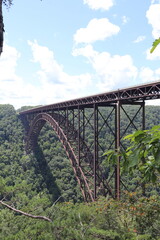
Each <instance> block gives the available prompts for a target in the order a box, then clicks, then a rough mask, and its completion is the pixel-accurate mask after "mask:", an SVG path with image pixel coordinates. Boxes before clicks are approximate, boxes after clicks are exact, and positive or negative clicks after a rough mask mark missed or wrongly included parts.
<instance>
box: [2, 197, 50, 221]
mask: <svg viewBox="0 0 160 240" xmlns="http://www.w3.org/2000/svg"><path fill="white" fill-rule="evenodd" d="M0 203H1V204H2V205H3V206H5V207H7V208H9V209H10V210H12V211H14V212H17V213H20V214H22V215H24V216H27V217H31V218H35V219H42V220H45V221H48V222H52V220H51V219H50V218H48V217H45V216H35V215H32V214H29V213H26V212H23V211H21V210H18V209H16V208H14V207H11V206H10V205H8V204H6V203H4V202H3V201H2V200H1V201H0Z"/></svg>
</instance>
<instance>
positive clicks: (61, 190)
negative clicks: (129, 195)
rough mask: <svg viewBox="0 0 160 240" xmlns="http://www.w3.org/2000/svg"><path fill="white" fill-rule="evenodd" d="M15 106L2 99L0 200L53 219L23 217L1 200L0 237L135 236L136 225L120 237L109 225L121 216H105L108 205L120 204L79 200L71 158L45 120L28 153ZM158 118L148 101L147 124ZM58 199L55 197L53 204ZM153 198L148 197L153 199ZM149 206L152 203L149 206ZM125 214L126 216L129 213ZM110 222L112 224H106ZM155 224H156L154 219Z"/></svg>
mask: <svg viewBox="0 0 160 240" xmlns="http://www.w3.org/2000/svg"><path fill="white" fill-rule="evenodd" d="M24 109H25V108H23V110H24ZM19 111H20V110H18V111H16V110H15V109H14V107H13V106H12V105H0V201H1V200H2V201H3V202H6V203H8V204H9V205H10V206H12V207H14V208H16V209H20V210H23V211H24V212H27V213H32V214H34V215H43V216H48V217H50V218H51V219H52V220H53V223H50V222H45V221H43V220H34V219H32V218H29V217H25V216H23V215H21V214H19V213H16V212H14V211H12V210H9V209H8V208H6V207H5V206H3V205H0V239H2V240H4V239H6V240H9V239H15V240H19V239H35V240H37V239H42V240H43V239H46V240H48V239H55V240H58V239H60V240H61V239H62V240H63V239H68V240H74V239H76V240H78V239H86V240H89V239H136V238H129V237H130V236H132V233H133V235H135V234H136V232H134V231H131V234H130V235H128V238H125V237H124V238H119V236H118V233H117V232H118V231H117V230H116V226H114V228H112V225H114V224H115V225H116V224H117V223H116V221H119V220H116V218H115V219H114V213H113V214H112V218H113V219H112V221H113V222H114V224H113V223H111V222H109V221H110V220H109V219H108V218H107V220H105V217H106V216H107V211H110V212H112V211H113V209H116V208H119V207H120V206H118V205H116V204H115V203H114V202H112V203H110V206H111V204H113V205H112V206H113V208H110V210H108V208H107V206H109V205H107V204H106V205H105V204H104V201H103V200H100V202H99V203H97V205H96V203H94V204H89V205H85V204H84V203H83V199H82V196H81V193H80V190H79V186H78V185H77V182H76V180H75V177H74V174H73V170H72V168H71V165H70V162H69V160H68V158H67V156H66V154H65V151H64V150H63V147H62V145H61V143H60V142H59V140H58V138H57V136H56V135H55V133H54V131H53V129H52V128H51V127H50V126H49V125H47V124H46V125H45V127H44V128H43V129H42V130H41V133H40V136H39V140H38V142H39V147H38V148H37V149H36V152H35V153H34V154H33V153H32V154H29V155H26V153H25V151H24V129H23V125H22V123H21V120H20V118H19V115H18V112H19ZM127 111H128V112H130V111H131V112H132V108H131V107H130V108H129V107H128V108H127ZM124 121H125V120H124ZM122 122H123V119H122ZM158 124H160V107H159V106H147V107H146V128H150V127H152V126H153V125H158ZM104 144H105V141H104ZM57 199H59V200H58V203H57V204H56V200H57ZM152 200H153V199H152ZM152 200H148V201H151V203H152V202H154V201H152ZM155 201H157V200H155ZM62 202H63V203H62ZM114 204H115V205H114ZM128 204H131V203H130V202H129V203H128ZM127 207H128V208H129V209H130V205H128V206H127ZM142 207H145V205H144V206H143V201H142ZM150 207H151V204H150ZM158 207H159V206H158ZM150 210H151V208H149V209H148V210H147V211H150ZM105 211H106V212H105ZM102 212H103V214H102ZM148 214H149V213H148ZM157 214H158V210H157V211H155V213H154V214H152V215H153V216H152V217H155V216H156V218H157V220H156V221H159V220H158V217H157ZM123 217H124V216H123ZM126 217H128V218H129V215H127V216H126ZM134 217H135V216H134ZM97 218H98V219H97ZM65 221H66V222H65ZM121 221H122V222H123V220H121ZM146 221H147V220H146ZM76 222H77V226H75V224H76ZM106 222H107V223H106ZM105 224H108V225H106V226H107V227H104V225H105ZM128 224H129V223H128ZM147 224H148V225H149V224H150V223H147V222H146V226H148V225H147ZM155 224H158V222H155ZM122 225H123V224H122ZM127 227H128V228H129V226H127ZM108 228H109V229H111V230H107V229H108ZM143 228H144V226H143ZM156 228H159V227H158V226H157V225H156V226H155V229H156ZM96 229H98V230H96ZM132 230H133V229H132ZM121 231H122V235H123V234H124V233H125V232H126V229H125V224H124V226H121ZM136 231H137V230H136ZM154 231H155V234H153V235H152V238H150V236H151V235H149V234H148V235H147V230H145V228H144V232H143V233H142V235H146V238H137V239H158V238H156V236H158V234H160V231H159V230H154ZM158 231H159V232H158ZM76 234H77V235H76ZM122 235H121V236H122ZM124 236H125V235H124ZM153 236H155V238H153ZM159 239H160V237H159Z"/></svg>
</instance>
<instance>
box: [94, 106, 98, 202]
mask: <svg viewBox="0 0 160 240" xmlns="http://www.w3.org/2000/svg"><path fill="white" fill-rule="evenodd" d="M97 165H98V107H97V105H96V104H94V199H96V198H97Z"/></svg>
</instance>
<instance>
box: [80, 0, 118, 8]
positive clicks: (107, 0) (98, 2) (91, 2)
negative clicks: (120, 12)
mask: <svg viewBox="0 0 160 240" xmlns="http://www.w3.org/2000/svg"><path fill="white" fill-rule="evenodd" d="M83 2H84V4H88V6H89V7H90V8H91V9H94V10H98V9H102V10H108V9H109V8H111V7H112V6H113V4H114V0H83Z"/></svg>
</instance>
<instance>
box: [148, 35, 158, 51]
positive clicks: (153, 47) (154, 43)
mask: <svg viewBox="0 0 160 240" xmlns="http://www.w3.org/2000/svg"><path fill="white" fill-rule="evenodd" d="M159 43H160V38H158V39H156V40H155V41H154V42H153V44H152V48H151V50H150V53H153V51H154V50H155V48H156V47H157V46H158V44H159Z"/></svg>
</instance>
